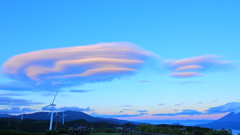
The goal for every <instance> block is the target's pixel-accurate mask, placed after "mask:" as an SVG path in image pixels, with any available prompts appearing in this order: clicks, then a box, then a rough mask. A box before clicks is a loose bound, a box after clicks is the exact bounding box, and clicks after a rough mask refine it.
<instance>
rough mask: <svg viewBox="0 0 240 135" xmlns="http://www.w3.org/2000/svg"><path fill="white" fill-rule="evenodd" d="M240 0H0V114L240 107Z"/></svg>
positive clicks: (195, 113) (219, 111) (207, 111)
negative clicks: (52, 109) (52, 110)
mask: <svg viewBox="0 0 240 135" xmlns="http://www.w3.org/2000/svg"><path fill="white" fill-rule="evenodd" d="M239 5H240V1H238V0H232V1H224V0H212V1H208V0H202V1H192V0H181V1H177V0H168V1H165V0H149V1H143V0H121V1H120V0H118V1H117V0H116V1H113V0H103V1H97V0H72V1H57V0H52V1H47V0H41V1H17V0H12V1H8V0H1V1H0V18H1V19H0V48H1V55H0V56H1V57H0V65H1V67H0V73H1V74H0V114H5V113H8V114H13V115H14V114H15V115H16V114H21V113H33V112H38V111H47V110H44V109H42V108H43V107H44V106H47V105H49V104H50V103H52V101H53V98H54V95H55V93H56V92H57V91H58V94H57V96H56V99H55V102H54V103H55V104H56V108H55V110H56V111H66V110H73V111H83V112H84V113H87V114H89V115H91V116H94V117H106V118H118V119H123V120H166V119H167V120H185V119H190V120H215V119H219V118H221V117H223V116H224V115H226V114H228V113H229V112H235V113H237V112H239V111H240V104H239V102H240V97H239V90H240V67H239V64H240V53H239V50H240V39H239V37H240V26H239V24H240V6H239Z"/></svg>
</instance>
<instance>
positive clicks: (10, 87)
mask: <svg viewBox="0 0 240 135" xmlns="http://www.w3.org/2000/svg"><path fill="white" fill-rule="evenodd" d="M0 90H6V91H29V90H30V88H29V87H24V86H20V85H19V83H18V82H7V83H5V84H4V83H0Z"/></svg>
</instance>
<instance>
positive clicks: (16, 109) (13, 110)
mask: <svg viewBox="0 0 240 135" xmlns="http://www.w3.org/2000/svg"><path fill="white" fill-rule="evenodd" d="M35 111H37V110H35V109H31V108H22V109H21V108H19V107H12V108H10V109H0V113H9V114H19V113H26V112H35Z"/></svg>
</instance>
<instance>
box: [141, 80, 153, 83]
mask: <svg viewBox="0 0 240 135" xmlns="http://www.w3.org/2000/svg"><path fill="white" fill-rule="evenodd" d="M138 82H142V83H152V82H153V81H148V80H139V81H138Z"/></svg>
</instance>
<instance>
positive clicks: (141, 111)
mask: <svg viewBox="0 0 240 135" xmlns="http://www.w3.org/2000/svg"><path fill="white" fill-rule="evenodd" d="M137 112H140V113H143V112H148V111H147V110H138V111H137Z"/></svg>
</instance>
